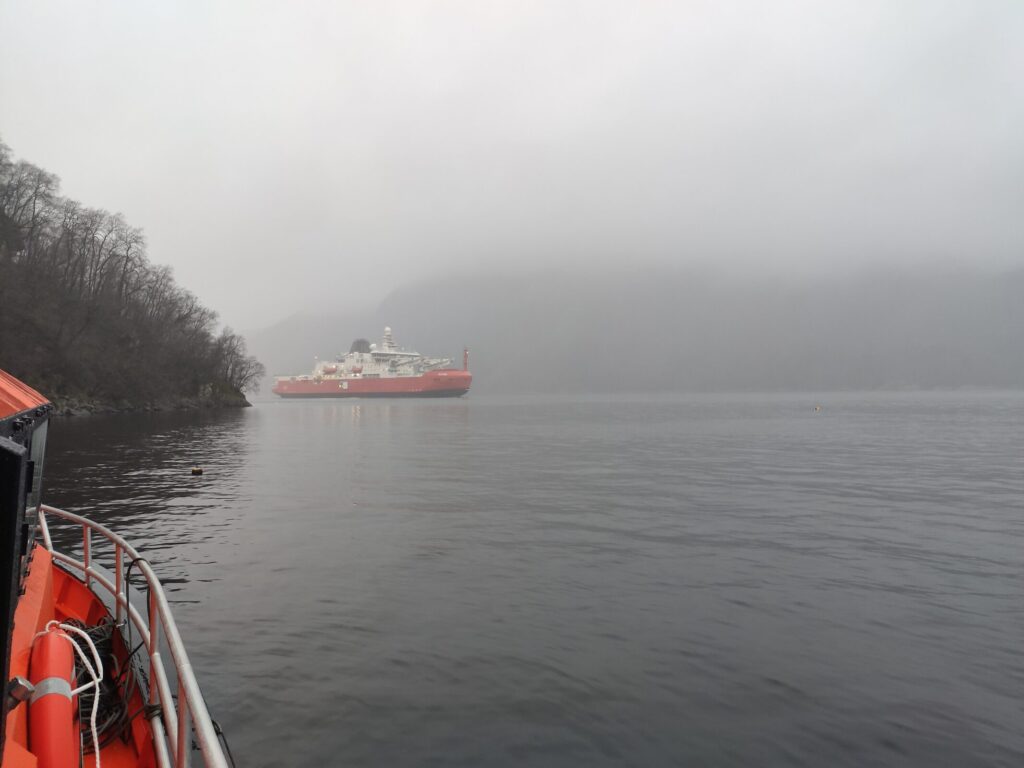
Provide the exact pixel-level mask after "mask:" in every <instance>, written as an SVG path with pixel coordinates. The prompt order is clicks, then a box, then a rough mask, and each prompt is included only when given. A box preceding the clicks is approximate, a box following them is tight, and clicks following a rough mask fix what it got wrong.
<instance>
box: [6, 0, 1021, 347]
mask: <svg viewBox="0 0 1024 768" xmlns="http://www.w3.org/2000/svg"><path fill="white" fill-rule="evenodd" d="M0 29H2V33H3V35H2V40H3V43H2V45H0V138H2V139H3V141H4V142H5V143H7V144H8V145H9V146H10V147H11V149H12V151H13V152H14V154H15V155H16V156H17V157H19V158H24V159H26V160H29V161H31V162H33V163H36V164H38V165H40V166H42V167H44V168H46V169H48V170H50V171H53V172H54V173H56V174H58V175H59V176H60V177H61V180H62V190H63V193H64V194H66V195H68V196H70V197H73V198H75V199H78V200H81V201H82V202H83V203H85V204H86V205H90V206H98V207H103V208H107V209H109V210H113V211H121V212H123V213H124V214H125V216H126V218H127V219H128V221H129V222H130V223H131V224H133V225H134V226H138V227H141V228H142V229H143V230H144V231H145V234H146V237H147V241H148V248H149V255H150V258H151V259H152V260H153V261H154V262H157V263H164V264H168V265H170V266H172V267H173V269H174V271H175V275H176V277H177V279H178V280H179V282H181V283H182V284H183V285H184V286H186V287H187V288H189V289H190V290H192V291H193V292H194V293H196V294H197V295H198V296H199V297H200V299H201V300H203V301H204V302H205V303H207V304H208V305H209V306H211V307H212V308H214V309H215V310H217V311H218V312H219V313H220V315H221V317H222V319H223V321H224V322H226V323H228V324H230V325H232V326H234V327H236V328H249V329H252V328H260V327H263V326H268V325H272V324H274V323H276V322H278V321H280V320H282V319H284V318H286V317H289V316H291V315H294V314H296V313H302V312H307V311H311V310H315V311H318V312H327V313H330V312H337V313H345V312H348V311H366V310H369V309H372V308H374V307H376V306H378V305H379V304H380V302H381V301H383V300H385V299H386V298H387V297H388V296H389V295H392V293H393V292H394V291H395V290H398V289H402V288H403V287H405V286H407V285H410V284H415V283H417V281H434V280H437V279H440V278H443V277H444V276H445V275H453V276H456V275H465V274H469V273H474V274H476V273H480V274H495V275H499V274H513V275H515V274H520V273H523V274H525V273H527V272H528V271H529V270H539V269H542V268H550V267H555V268H558V269H560V270H563V271H565V270H568V271H570V272H571V271H573V270H595V271H599V270H600V269H601V268H608V269H622V268H627V267H628V268H629V269H633V270H637V269H641V270H642V269H644V268H647V267H649V268H651V269H655V270H657V269H665V268H681V269H682V268H694V269H697V268H699V269H714V270H718V271H720V272H721V273H722V274H724V275H749V274H762V275H765V276H767V277H771V278H777V277H779V276H780V275H782V276H787V275H788V276H811V277H821V276H830V277H831V276H842V275H844V274H849V273H851V272H856V271H858V270H863V269H867V268H875V269H877V268H880V267H887V266H891V265H897V266H899V267H900V268H901V269H904V270H911V271H913V270H925V271H928V272H931V271H932V270H936V269H946V270H954V271H955V270H957V269H966V268H970V269H982V270H990V271H993V272H998V271H1000V270H1014V269H1018V268H1020V267H1021V265H1022V264H1024V215H1022V212H1024V87H1022V85H1024V3H1022V2H1017V1H1013V2H976V1H972V2H936V1H934V0H929V1H928V2H899V3H893V2H749V3H747V2H706V3H695V2H688V3H683V2H679V3H663V2H636V1H635V0H633V1H631V2H523V1H522V0H516V2H432V3H420V2H376V1H375V2H334V1H332V2H302V3H294V2H277V3H267V2H251V1H250V0H246V1H245V2H174V3H139V2H134V1H132V2H113V1H105V2H82V1H81V0H74V1H70V2H37V1H34V0H33V1H32V2H28V1H27V0H7V2H5V3H3V4H2V5H0ZM426 306H429V304H428V305H426ZM378 330H379V329H377V328H371V329H366V333H371V332H377V331H378ZM462 341H463V339H459V338H456V339H454V340H453V341H452V344H455V345H457V344H460V343H462ZM339 343H340V342H339ZM346 343H347V338H346ZM332 351H333V350H332ZM424 351H429V350H424Z"/></svg>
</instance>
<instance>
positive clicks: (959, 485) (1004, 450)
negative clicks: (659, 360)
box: [45, 393, 1024, 766]
mask: <svg viewBox="0 0 1024 768" xmlns="http://www.w3.org/2000/svg"><path fill="white" fill-rule="evenodd" d="M816 404H820V405H821V406H822V408H821V410H820V412H816V411H815V408H814V406H815V405H816ZM193 463H198V464H201V465H202V466H203V468H204V470H205V474H204V475H203V476H201V477H192V476H190V473H189V470H190V468H191V466H192V464H193ZM45 483H46V485H45V491H46V496H47V498H48V500H49V501H50V503H52V504H55V505H58V506H63V507H65V508H68V509H71V510H74V511H79V512H83V513H86V514H90V515H92V516H93V517H94V518H96V519H97V520H99V521H100V522H103V523H106V524H109V525H113V526H115V527H116V528H117V529H118V530H119V531H121V532H123V533H125V534H126V535H127V536H128V537H129V539H130V540H132V541H133V543H135V544H136V545H137V546H138V547H140V548H141V549H142V550H143V551H144V552H145V553H147V554H148V556H149V559H150V560H151V561H152V562H153V564H154V566H155V568H156V570H157V572H158V573H159V574H160V575H161V576H162V577H163V578H164V580H165V582H166V583H167V584H168V587H169V589H170V590H172V592H171V596H172V598H173V599H174V600H175V602H176V612H177V616H178V621H179V626H180V628H181V630H182V633H183V635H184V637H185V640H186V643H187V645H188V647H189V650H190V653H191V657H192V661H193V663H194V664H195V666H196V667H197V671H198V676H199V680H200V682H201V684H202V686H203V688H204V692H205V694H206V698H207V700H208V701H209V704H210V707H211V710H212V711H213V713H214V716H215V717H216V718H217V719H218V720H220V722H221V723H222V724H223V726H224V728H225V730H226V731H227V733H228V735H229V737H230V743H231V747H232V749H233V751H234V752H235V755H236V758H237V759H238V763H239V765H252V766H257V765H260V766H262V765H267V766H271V765H273V766H299V765H301V766H306V765H309V766H312V765H464V766H477V765H523V764H530V765H544V766H548V765H587V766H593V765H675V764H691V765H709V764H714V765H755V764H756V765H808V766H811V765H814V766H818V765H849V766H859V765H908V766H931V765H937V764H946V765H1000V764H1001V765H1015V764H1020V763H1021V761H1022V760H1024V729H1022V726H1021V724H1022V723H1024V703H1022V701H1024V698H1022V692H1024V394H1019V393H1016V394H1015V393H984V394H974V393H971V394H963V393H945V394H932V393H926V394H920V393H914V394H910V393H907V394H844V395H836V394H833V395H820V396H811V395H760V396H759V395H731V396H710V395H708V396H700V395H692V396H672V397H667V396H666V397H616V398H612V397H609V398H603V399H585V400H579V399H571V398H554V397H522V398H507V399H501V398H498V397H488V396H486V395H477V394H473V395H471V396H470V397H469V398H466V399H463V400H448V401H444V400H438V401H362V402H356V401H335V402H323V401H305V402H302V401H299V402H259V403H257V405H256V407H254V408H251V409H246V410H244V411H227V412H217V413H205V414H194V413H192V414H152V415H131V416H109V417H88V418H82V419H64V420H58V421H56V422H55V423H54V425H53V428H52V436H51V444H50V449H49V457H48V464H47V467H46V479H45Z"/></svg>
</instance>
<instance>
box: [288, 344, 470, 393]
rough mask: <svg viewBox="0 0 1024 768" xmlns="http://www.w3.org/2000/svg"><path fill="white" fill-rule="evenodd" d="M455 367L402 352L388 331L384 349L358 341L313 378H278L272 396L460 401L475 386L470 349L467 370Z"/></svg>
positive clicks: (464, 363) (438, 359) (324, 363)
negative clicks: (408, 398)
mask: <svg viewBox="0 0 1024 768" xmlns="http://www.w3.org/2000/svg"><path fill="white" fill-rule="evenodd" d="M451 363H452V361H451V359H450V358H445V357H424V356H423V355H421V354H420V353H419V352H412V351H410V350H405V349H401V348H399V347H397V346H396V345H395V341H394V339H393V338H392V336H391V329H390V328H385V329H384V338H383V339H382V340H381V342H380V344H371V343H370V342H369V341H367V340H366V339H356V340H355V341H353V342H352V347H351V348H350V349H349V351H348V354H347V355H344V356H340V357H338V359H337V360H333V361H318V362H317V364H316V365H315V366H314V367H313V372H312V373H310V374H305V375H301V376H278V377H277V379H276V380H275V382H274V389H273V392H274V394H275V395H278V396H279V397H460V396H462V395H464V394H466V393H467V392H468V391H469V386H470V384H472V383H473V374H471V373H470V372H469V350H463V353H462V370H458V369H456V368H452V367H450V366H451Z"/></svg>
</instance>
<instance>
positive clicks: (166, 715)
mask: <svg viewBox="0 0 1024 768" xmlns="http://www.w3.org/2000/svg"><path fill="white" fill-rule="evenodd" d="M48 515H49V516H53V517H55V518H59V519H61V520H62V521H66V522H68V523H70V524H75V525H78V526H81V528H82V553H83V559H82V560H76V559H75V558H73V557H72V556H71V555H68V554H65V553H63V552H60V551H57V550H55V549H54V547H53V541H52V539H51V536H50V529H49V525H48V523H47V516H48ZM38 532H39V536H40V538H41V539H42V542H41V543H42V545H43V546H44V547H45V548H46V549H47V550H48V551H49V552H50V553H51V555H52V556H53V558H54V560H55V561H56V562H59V563H61V564H63V565H65V566H68V567H69V568H72V569H74V570H75V571H77V572H78V573H80V574H81V575H82V578H81V579H80V580H81V581H83V582H84V583H85V585H86V586H87V587H89V588H90V589H92V590H93V592H95V591H96V590H95V589H93V587H92V582H93V581H95V582H96V583H97V584H99V585H100V586H102V587H103V588H104V589H105V590H106V591H107V593H109V594H110V596H111V597H112V598H113V600H114V602H115V618H116V622H117V624H118V625H119V626H120V625H122V623H123V622H124V621H126V620H130V621H131V622H132V624H133V625H134V626H135V628H136V629H137V630H138V632H139V634H140V636H141V637H142V640H143V642H144V647H145V650H146V653H147V655H148V657H149V661H150V681H151V694H150V702H149V703H150V704H159V707H157V708H155V709H154V713H153V715H152V717H151V718H150V724H151V726H152V729H153V743H154V747H155V751H156V757H157V764H158V765H159V766H160V767H161V768H165V767H166V768H170V766H171V765H174V766H176V767H183V766H188V764H189V760H190V754H191V751H192V747H191V738H190V731H191V732H194V735H195V737H196V741H197V743H198V745H199V752H200V754H201V755H202V758H203V762H204V763H205V764H206V765H207V766H211V767H212V768H229V766H230V762H229V761H228V759H227V757H226V756H225V754H224V751H223V749H222V748H221V743H220V739H219V737H218V735H217V729H216V727H215V726H214V724H213V718H212V717H210V712H209V710H208V709H207V707H206V701H205V700H204V698H203V694H202V691H201V690H200V688H199V683H198V681H197V680H196V677H195V673H194V671H193V669H192V664H191V662H190V661H189V658H188V653H187V652H186V651H185V644H184V642H183V641H182V639H181V635H180V634H179V633H178V628H177V625H176V623H175V621H174V616H173V614H172V613H171V608H170V604H169V602H168V600H167V595H166V594H165V593H164V589H163V586H162V585H161V583H160V579H159V578H158V577H157V575H156V573H155V572H154V571H153V569H152V567H151V566H150V564H149V561H148V560H146V558H145V557H143V556H142V555H141V554H140V553H139V551H138V550H137V549H135V547H133V546H132V545H131V544H129V543H128V542H127V541H126V540H125V539H124V538H123V537H122V536H120V535H119V534H116V533H114V532H113V531H112V530H110V529H109V528H107V527H106V526H104V525H101V524H100V523H97V522H95V521H93V520H90V519H89V518H87V517H83V516H82V515H77V514H75V513H73V512H67V511H65V510H62V509H58V508H57V507H51V506H49V505H47V504H41V505H40V506H39V527H38ZM92 532H96V533H98V534H100V535H101V536H103V537H104V538H105V539H107V540H108V541H110V542H111V543H112V544H113V545H114V559H115V562H116V566H115V573H114V583H113V584H112V583H111V582H110V579H109V578H108V577H107V576H106V575H105V573H109V571H107V570H106V569H105V568H98V567H96V566H94V565H93V564H92V562H91V560H92V546H91V535H90V534H91V533H92ZM124 555H127V556H128V559H129V562H128V563H125V562H124ZM132 566H134V567H135V568H137V569H138V570H139V571H140V572H141V573H142V574H143V576H144V578H145V580H146V585H147V587H148V588H149V598H148V600H149V621H148V622H147V621H146V620H145V619H144V618H143V617H142V614H141V613H140V612H139V610H138V609H137V608H136V607H135V606H134V605H132V603H131V601H130V600H129V599H128V596H127V592H126V589H125V578H124V575H125V571H126V569H127V568H129V567H132ZM72 575H73V576H75V577H76V578H78V576H77V574H75V573H72ZM161 630H162V632H163V638H164V640H165V641H166V643H167V647H168V649H169V650H170V653H171V662H172V664H173V665H174V671H175V673H176V675H177V684H178V688H177V689H178V702H179V704H180V703H181V702H182V701H184V704H185V705H184V706H178V707H176V706H175V700H174V697H173V696H172V694H171V689H170V684H169V680H168V678H167V671H166V670H165V668H164V660H163V656H162V654H161V653H160V631H161ZM190 719H191V722H192V727H191V728H190V727H189V720H190ZM172 758H173V762H172Z"/></svg>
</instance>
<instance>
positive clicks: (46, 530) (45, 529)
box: [39, 504, 53, 552]
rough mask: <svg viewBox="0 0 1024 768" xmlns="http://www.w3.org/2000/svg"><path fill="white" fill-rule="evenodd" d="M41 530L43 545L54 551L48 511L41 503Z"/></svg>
mask: <svg viewBox="0 0 1024 768" xmlns="http://www.w3.org/2000/svg"><path fill="white" fill-rule="evenodd" d="M39 530H40V531H41V532H42V534H43V546H44V547H46V548H47V549H48V550H50V551H51V552H53V542H52V541H51V540H50V526H48V525H47V524H46V511H45V510H44V509H43V505H42V504H40V505H39Z"/></svg>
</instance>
